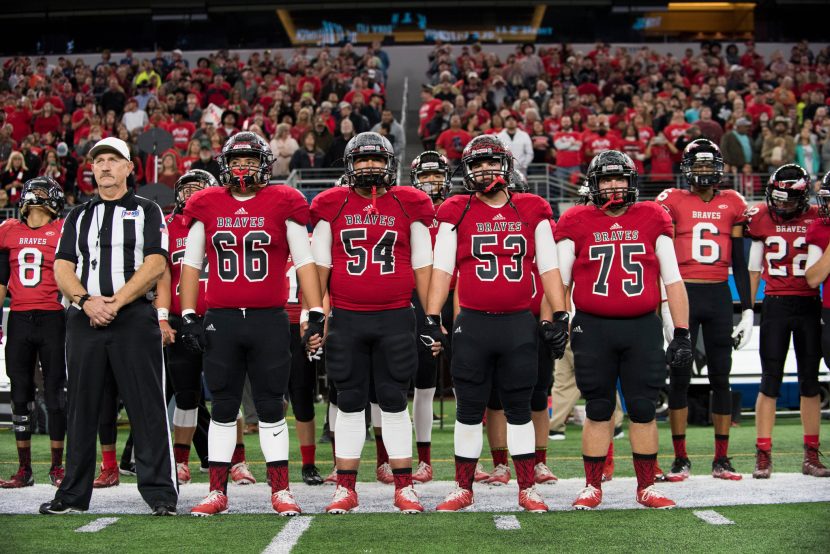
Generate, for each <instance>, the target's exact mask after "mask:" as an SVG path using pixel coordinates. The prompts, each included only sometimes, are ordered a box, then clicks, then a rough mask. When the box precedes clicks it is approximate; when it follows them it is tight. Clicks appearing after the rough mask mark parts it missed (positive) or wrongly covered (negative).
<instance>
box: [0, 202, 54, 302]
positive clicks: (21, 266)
mask: <svg viewBox="0 0 830 554" xmlns="http://www.w3.org/2000/svg"><path fill="white" fill-rule="evenodd" d="M62 226H63V220H62V219H56V220H54V221H51V222H49V223H47V224H46V225H43V226H41V227H38V228H37V229H32V228H31V227H29V226H28V225H26V224H25V223H24V222H22V221H20V220H19V219H7V220H6V221H4V222H3V224H2V225H0V250H8V251H9V265H10V267H11V276H10V277H9V285H8V290H9V292H10V293H11V309H12V310H14V311H25V310H62V309H63V306H62V305H61V303H60V292H59V291H58V284H57V283H56V282H55V274H54V272H53V265H54V263H55V250H56V249H57V247H58V241H59V240H60V237H61V227H62Z"/></svg>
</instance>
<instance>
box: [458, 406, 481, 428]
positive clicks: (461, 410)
mask: <svg viewBox="0 0 830 554" xmlns="http://www.w3.org/2000/svg"><path fill="white" fill-rule="evenodd" d="M486 407H487V406H486V404H485V403H484V402H471V401H469V400H467V401H458V400H456V407H455V420H456V421H458V422H460V423H463V424H464V425H480V424H481V421H482V420H483V419H484V409H485V408H486Z"/></svg>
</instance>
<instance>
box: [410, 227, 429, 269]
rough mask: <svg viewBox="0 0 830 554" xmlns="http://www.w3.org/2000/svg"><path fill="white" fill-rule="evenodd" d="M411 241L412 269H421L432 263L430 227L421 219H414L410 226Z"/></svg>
mask: <svg viewBox="0 0 830 554" xmlns="http://www.w3.org/2000/svg"><path fill="white" fill-rule="evenodd" d="M409 242H410V250H411V256H412V260H411V261H412V269H421V268H422V267H427V266H430V265H432V238H431V237H430V236H429V229H427V227H426V225H424V224H423V223H421V222H420V221H413V222H412V224H411V225H410V226H409Z"/></svg>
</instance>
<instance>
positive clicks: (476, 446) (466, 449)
mask: <svg viewBox="0 0 830 554" xmlns="http://www.w3.org/2000/svg"><path fill="white" fill-rule="evenodd" d="M483 428H484V427H483V425H482V424H481V423H477V424H475V425H467V424H465V423H461V422H460V421H456V422H455V432H454V433H453V438H454V441H455V455H456V456H461V457H462V458H472V459H478V458H480V457H481V447H482V446H483V444H484V436H483V435H482V432H481V431H482V429H483Z"/></svg>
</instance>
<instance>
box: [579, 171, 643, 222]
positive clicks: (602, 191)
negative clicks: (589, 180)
mask: <svg viewBox="0 0 830 554" xmlns="http://www.w3.org/2000/svg"><path fill="white" fill-rule="evenodd" d="M612 178H613V179H614V180H615V181H617V180H620V179H622V180H623V181H625V185H624V186H613V187H608V186H603V182H604V181H606V180H608V179H612ZM638 192H639V191H638V190H637V189H636V188H632V187H631V179H630V177H629V176H627V175H625V174H624V173H605V174H603V175H601V176H599V177H597V178H596V187H595V188H593V189H592V190H591V194H590V196H591V201H592V202H593V203H594V205H595V206H597V207H598V208H600V209H601V210H610V211H612V212H616V211H618V210H622V209H623V208H627V207H628V206H630V205H631V204H633V203H634V202H636V201H637V196H638Z"/></svg>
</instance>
